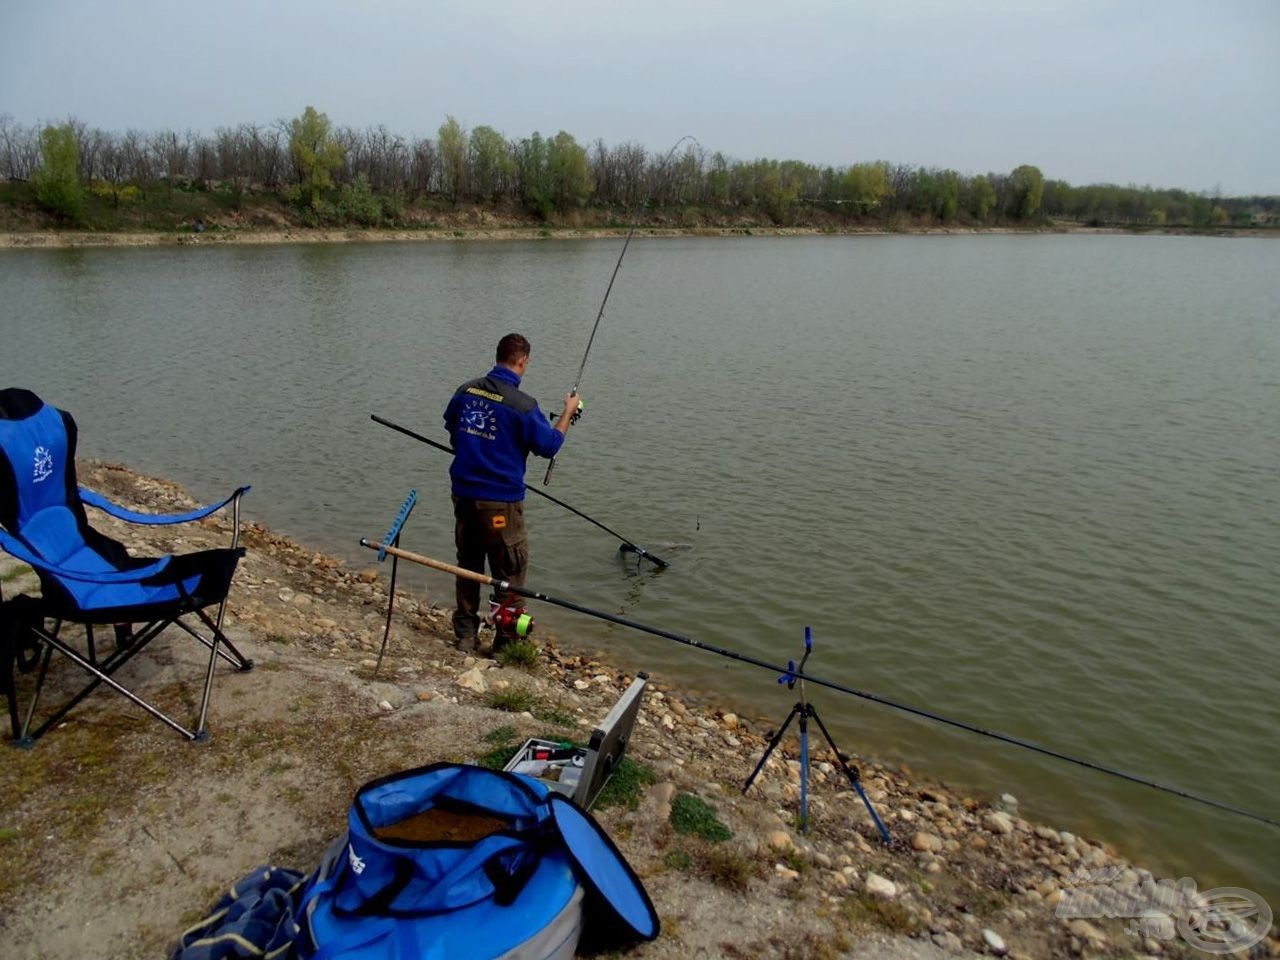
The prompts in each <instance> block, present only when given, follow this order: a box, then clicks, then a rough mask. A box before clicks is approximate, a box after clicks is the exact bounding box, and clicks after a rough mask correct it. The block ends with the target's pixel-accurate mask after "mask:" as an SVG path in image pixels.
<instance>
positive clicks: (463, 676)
mask: <svg viewBox="0 0 1280 960" xmlns="http://www.w3.org/2000/svg"><path fill="white" fill-rule="evenodd" d="M454 683H456V684H457V685H458V686H460V687H462V688H463V689H466V690H471V691H473V692H474V693H487V692H488V690H489V682H488V681H487V680H485V678H484V671H483V670H481V669H480V668H479V667H472V668H471V669H470V670H467V671H465V672H463V673H460V674H458V677H457V679H456V680H455V681H454Z"/></svg>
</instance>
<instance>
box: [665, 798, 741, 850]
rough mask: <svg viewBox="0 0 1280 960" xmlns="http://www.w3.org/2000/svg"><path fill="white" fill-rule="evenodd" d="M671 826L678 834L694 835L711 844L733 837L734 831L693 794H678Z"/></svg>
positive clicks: (673, 805)
mask: <svg viewBox="0 0 1280 960" xmlns="http://www.w3.org/2000/svg"><path fill="white" fill-rule="evenodd" d="M671 826H672V827H674V828H675V831H676V833H684V834H692V835H693V836H695V837H701V838H702V839H704V840H707V841H710V842H711V843H720V842H722V841H724V840H728V839H729V838H730V837H732V836H733V831H732V830H730V829H729V828H728V827H726V826H725V825H724V824H723V823H721V822H720V818H719V817H718V816H717V815H716V812H715V810H714V809H712V808H711V807H710V806H709V805H708V804H707V802H706V801H705V800H703V799H702V798H701V797H697V796H694V795H693V794H692V793H681V794H677V795H676V798H675V799H674V800H672V801H671Z"/></svg>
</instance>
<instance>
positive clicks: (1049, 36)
mask: <svg viewBox="0 0 1280 960" xmlns="http://www.w3.org/2000/svg"><path fill="white" fill-rule="evenodd" d="M308 104H310V105H313V106H315V107H316V109H318V110H321V111H323V112H325V113H327V114H328V115H329V118H330V119H331V120H332V121H333V122H334V124H335V125H339V126H352V127H357V128H364V127H368V126H376V125H378V124H383V125H385V126H386V127H387V128H389V129H390V130H391V131H392V132H394V133H397V134H401V135H404V136H406V137H414V136H434V135H435V133H436V130H437V129H438V128H439V126H440V124H441V122H442V121H443V120H444V118H445V116H446V115H449V114H452V115H453V116H455V117H457V119H458V120H459V121H460V122H461V123H462V124H463V125H464V126H465V127H467V128H468V129H470V128H472V127H475V126H479V125H481V124H487V125H489V126H492V127H495V128H497V129H498V130H499V131H500V132H502V133H503V134H504V135H506V136H507V137H509V138H514V139H519V138H521V137H524V136H527V135H528V134H530V133H532V132H533V131H535V130H536V131H538V132H541V133H543V134H547V135H550V134H554V133H556V132H557V131H559V130H567V131H568V132H569V133H571V134H573V135H574V136H575V137H576V138H577V139H578V141H579V142H580V143H583V144H589V143H591V142H592V141H594V140H595V139H596V138H603V139H604V140H605V142H607V143H609V144H617V143H621V142H623V141H628V140H631V141H636V142H639V143H641V144H643V145H644V146H645V147H647V148H649V149H650V150H651V151H655V152H660V153H665V152H666V151H667V149H668V148H669V147H670V146H671V145H672V144H673V143H675V141H676V140H677V139H679V138H680V137H681V136H683V135H685V134H691V135H693V136H694V137H696V138H697V140H698V141H699V142H700V143H701V144H702V146H703V147H705V148H706V149H707V150H711V151H716V150H719V151H721V152H723V153H725V154H726V155H728V156H730V157H734V158H737V159H743V160H749V159H753V158H756V157H768V158H772V159H778V160H783V159H795V160H804V161H807V162H810V163H815V164H822V165H826V164H830V165H833V166H844V165H848V164H851V163H857V162H861V161H869V160H878V159H881V160H888V161H890V162H892V163H907V164H912V165H921V166H938V167H949V168H952V169H955V170H959V171H960V172H961V173H965V174H975V173H985V172H987V171H998V172H1007V171H1009V170H1011V169H1012V168H1013V167H1015V166H1017V165H1019V164H1022V163H1032V164H1035V165H1036V166H1038V167H1040V168H1041V170H1043V171H1044V173H1045V175H1046V176H1047V177H1050V178H1053V179H1063V180H1067V181H1068V182H1070V183H1073V184H1084V183H1094V182H1113V183H1122V184H1123V183H1137V184H1147V185H1151V186H1157V187H1183V188H1186V189H1190V190H1194V191H1201V190H1207V191H1212V190H1215V189H1217V188H1221V190H1222V192H1223V193H1224V194H1227V195H1244V194H1252V193H1266V194H1280V0H1111V2H1104V0H875V2H863V0H833V2H822V0H772V2H762V0H723V2H722V0H705V2H703V0H637V2H615V0H528V2H525V0H457V2H455V0H366V2H363V3H356V2H345V3H344V2H338V0H212V2H203V3H191V2H187V0H167V2H153V0H112V2H103V0H0V114H9V115H10V116H11V117H12V118H13V119H14V120H16V121H18V122H20V123H24V124H33V123H38V122H43V121H49V120H60V119H63V118H66V117H67V116H74V117H76V118H77V119H79V120H82V121H84V122H85V123H87V124H89V125H90V126H97V127H101V128H103V129H107V130H111V131H115V132H123V131H124V130H126V129H128V128H137V129H141V130H144V131H147V132H154V131H157V130H161V129H175V130H179V131H181V130H187V129H192V130H196V131H200V132H204V133H212V132H213V131H214V130H215V129H216V128H218V127H220V126H235V125H237V124H240V123H246V122H251V121H252V122H259V123H270V122H273V121H276V120H279V119H282V118H288V117H294V116H297V115H298V114H300V113H301V112H302V110H303V109H304V108H305V107H306V106H307V105H308Z"/></svg>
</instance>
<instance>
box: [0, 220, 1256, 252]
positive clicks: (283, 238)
mask: <svg viewBox="0 0 1280 960" xmlns="http://www.w3.org/2000/svg"><path fill="white" fill-rule="evenodd" d="M627 232H628V228H627V227H571V226H566V227H553V226H528V227H508V226H494V227H468V228H453V227H440V228H419V229H395V228H369V229H349V228H323V227H317V228H306V227H290V228H286V229H281V228H271V229H230V230H226V229H217V228H215V229H211V230H206V231H203V232H200V233H197V232H194V231H183V232H176V231H175V232H161V231H125V232H96V231H84V230H38V231H13V232H0V250H32V249H38V250H59V249H78V248H85V247H164V246H224V245H228V244H234V245H270V244H312V243H439V242H477V241H520V240H523V241H528V240H601V239H610V238H615V237H624V236H626V235H627ZM635 232H636V234H638V235H640V236H644V237H734V238H749V237H806V236H814V237H819V236H829V237H836V236H914V235H918V236H983V235H998V236H1002V235H1030V236H1040V235H1045V234H1082V235H1086V236H1092V235H1097V236H1196V237H1215V238H1239V237H1250V238H1263V237H1277V236H1280V231H1274V230H1261V229H1245V228H1239V229H1236V228H1228V229H1222V230H1193V229H1189V228H1176V227H1152V228H1144V229H1138V228H1133V229H1130V228H1124V227H1091V226H1085V225H1077V224H1062V223H1055V224H1049V225H1047V226H1041V227H1003V226H1001V227H966V226H952V227H945V226H929V227H902V226H891V227H848V228H841V229H832V228H829V227H808V226H795V227H779V226H736V227H705V226H702V227H697V226H695V227H661V226H641V227H637V228H636V231H635Z"/></svg>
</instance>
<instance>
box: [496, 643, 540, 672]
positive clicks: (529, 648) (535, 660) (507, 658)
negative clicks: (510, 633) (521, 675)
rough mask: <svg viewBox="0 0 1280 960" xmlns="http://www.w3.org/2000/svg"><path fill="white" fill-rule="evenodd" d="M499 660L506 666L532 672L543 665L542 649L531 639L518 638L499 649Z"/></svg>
mask: <svg viewBox="0 0 1280 960" xmlns="http://www.w3.org/2000/svg"><path fill="white" fill-rule="evenodd" d="M498 662H499V663H500V664H502V665H503V666H504V667H515V668H516V669H518V670H528V671H530V672H532V671H535V670H537V669H538V667H540V666H541V665H542V650H541V648H540V647H539V646H538V645H537V644H536V643H534V642H533V641H531V640H517V641H516V642H515V643H508V644H507V645H506V646H504V647H503V648H502V649H501V650H499V651H498Z"/></svg>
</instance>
